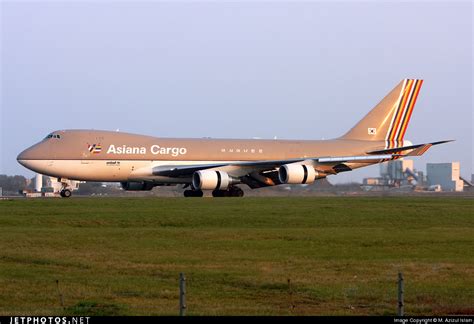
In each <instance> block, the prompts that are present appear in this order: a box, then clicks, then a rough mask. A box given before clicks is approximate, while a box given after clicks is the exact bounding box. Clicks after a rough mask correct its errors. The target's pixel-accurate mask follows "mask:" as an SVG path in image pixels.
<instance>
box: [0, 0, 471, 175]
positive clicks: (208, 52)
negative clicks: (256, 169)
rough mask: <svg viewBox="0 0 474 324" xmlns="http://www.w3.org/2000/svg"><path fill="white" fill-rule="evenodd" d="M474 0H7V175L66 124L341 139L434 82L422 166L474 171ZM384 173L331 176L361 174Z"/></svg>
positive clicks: (1, 163)
mask: <svg viewBox="0 0 474 324" xmlns="http://www.w3.org/2000/svg"><path fill="white" fill-rule="evenodd" d="M472 16H473V4H472V2H471V1H465V2H454V1H446V2H439V1H438V2H428V1H423V2H386V1H367V2H358V1H342V2H340V1H338V2H329V1H328V2H324V1H317V2H316V1H314V2H298V1H292V2H283V1H275V2H272V1H260V2H257V1H255V2H252V1H236V2H228V1H226V2H217V1H211V2H199V1H192V2H191V1H178V2H161V1H146V2H139V1H96V2H89V1H73V2H65V1H51V2H44V1H29V2H28V1H20V2H18V1H1V2H0V36H1V42H0V60H1V64H0V75H1V79H0V82H1V83H0V91H1V92H0V99H1V101H0V109H1V114H0V125H1V132H0V134H1V135H0V136H1V138H0V153H1V159H0V173H6V174H9V175H13V174H21V175H25V176H32V175H33V173H32V172H30V171H28V170H27V169H25V168H24V167H22V166H21V165H19V164H18V163H17V161H16V156H17V155H18V153H19V152H21V151H22V150H23V149H25V148H27V147H29V146H31V145H32V144H34V143H36V142H38V141H40V140H41V139H42V138H43V137H44V136H45V135H47V134H48V133H49V132H51V131H53V130H58V129H71V128H72V129H80V128H85V129H105V130H117V129H119V130H120V131H124V132H131V133H138V134H146V135H152V136H157V137H198V138H199V137H213V138H254V137H259V138H274V137H277V138H281V139H329V138H335V137H338V136H340V135H342V134H344V133H345V132H346V131H347V130H348V129H349V128H351V127H352V126H353V125H354V124H355V123H356V122H357V121H358V120H360V119H361V118H362V117H363V116H364V115H365V114H366V113H367V112H368V111H369V110H370V109H371V108H372V107H374V106H375V105H376V104H377V103H378V102H379V101H380V100H381V99H382V98H383V97H384V96H385V95H386V94H387V93H388V92H389V91H390V90H391V89H392V88H393V87H394V86H395V85H397V84H398V83H399V82H400V81H401V80H402V79H404V78H421V79H424V80H425V81H424V84H423V88H422V89H421V92H420V95H419V98H418V101H417V106H416V107H415V110H414V112H413V116H412V119H411V122H410V125H409V127H408V131H407V134H406V139H409V140H410V141H411V142H413V143H415V144H416V143H425V142H430V141H438V140H444V139H455V140H456V141H455V142H453V143H449V144H444V145H441V146H437V147H434V148H432V149H431V150H429V151H428V152H427V153H426V154H425V155H424V156H422V157H420V158H416V159H415V168H416V169H418V170H425V164H426V163H428V162H431V163H436V162H450V161H460V162H461V174H462V175H463V176H465V177H467V178H469V179H470V177H471V173H472V172H473V169H474V167H473V154H472V153H473V145H474V144H473V126H472V125H473V123H474V119H473V105H472V93H473V82H472V75H473V56H472V43H473V38H472V27H473V26H472ZM377 174H378V167H377V166H373V167H369V168H364V169H360V170H357V171H352V172H348V173H346V174H340V175H338V176H337V177H336V178H331V181H332V182H349V181H361V180H362V178H363V177H365V176H376V175H377Z"/></svg>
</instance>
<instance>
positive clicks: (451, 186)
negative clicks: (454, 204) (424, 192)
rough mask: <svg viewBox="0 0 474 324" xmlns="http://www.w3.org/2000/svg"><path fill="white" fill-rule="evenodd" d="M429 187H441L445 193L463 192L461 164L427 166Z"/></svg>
mask: <svg viewBox="0 0 474 324" xmlns="http://www.w3.org/2000/svg"><path fill="white" fill-rule="evenodd" d="M426 177H427V179H428V186H435V185H440V186H441V188H442V190H443V191H463V188H464V182H463V181H462V180H461V179H460V164H459V162H451V163H428V164H426Z"/></svg>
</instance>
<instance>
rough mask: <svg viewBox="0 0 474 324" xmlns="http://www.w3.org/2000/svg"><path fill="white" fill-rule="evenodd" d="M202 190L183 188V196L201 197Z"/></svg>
mask: <svg viewBox="0 0 474 324" xmlns="http://www.w3.org/2000/svg"><path fill="white" fill-rule="evenodd" d="M203 195H204V193H203V192H202V190H184V197H202V196H203Z"/></svg>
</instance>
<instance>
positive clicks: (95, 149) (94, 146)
mask: <svg viewBox="0 0 474 324" xmlns="http://www.w3.org/2000/svg"><path fill="white" fill-rule="evenodd" d="M87 149H88V150H89V152H91V153H92V154H99V153H100V152H102V145H100V143H99V144H92V145H91V144H89V143H87Z"/></svg>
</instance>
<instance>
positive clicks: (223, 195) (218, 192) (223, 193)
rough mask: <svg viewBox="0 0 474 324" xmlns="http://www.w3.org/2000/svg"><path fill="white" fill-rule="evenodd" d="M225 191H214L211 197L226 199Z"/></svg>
mask: <svg viewBox="0 0 474 324" xmlns="http://www.w3.org/2000/svg"><path fill="white" fill-rule="evenodd" d="M226 193H227V190H214V191H213V192H212V197H226Z"/></svg>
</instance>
